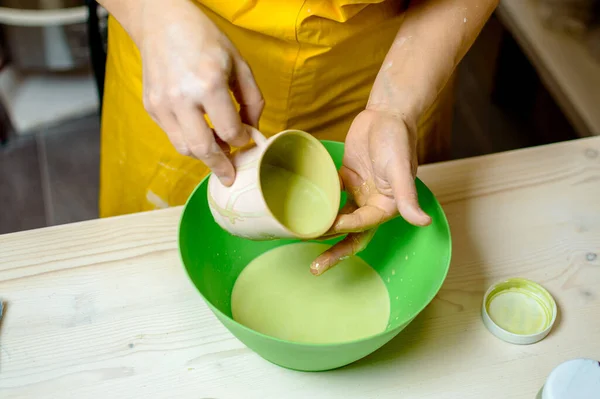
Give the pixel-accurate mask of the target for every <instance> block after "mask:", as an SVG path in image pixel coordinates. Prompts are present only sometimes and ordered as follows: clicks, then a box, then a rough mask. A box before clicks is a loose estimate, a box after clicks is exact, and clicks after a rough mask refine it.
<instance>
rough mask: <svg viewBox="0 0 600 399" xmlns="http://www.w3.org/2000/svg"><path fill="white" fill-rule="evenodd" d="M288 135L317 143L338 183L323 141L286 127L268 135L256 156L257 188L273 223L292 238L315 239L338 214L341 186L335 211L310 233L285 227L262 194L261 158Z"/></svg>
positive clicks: (324, 231) (333, 164) (329, 225)
mask: <svg viewBox="0 0 600 399" xmlns="http://www.w3.org/2000/svg"><path fill="white" fill-rule="evenodd" d="M288 135H296V136H301V137H304V138H305V139H307V140H309V141H311V142H313V143H314V144H316V145H317V147H318V150H319V151H320V152H321V153H322V154H323V155H324V156H326V158H327V159H328V160H329V163H330V166H331V168H330V171H328V172H327V173H330V172H331V171H334V172H335V177H336V181H337V182H338V184H339V173H338V170H337V168H336V166H335V162H334V161H333V159H332V158H331V156H330V155H329V152H327V149H326V148H325V146H323V143H321V141H320V140H319V139H317V138H316V137H315V136H313V135H312V134H310V133H307V132H305V131H303V130H298V129H287V130H283V131H281V132H279V133H277V134H274V135H273V136H271V137H269V139H268V141H267V143H266V146H265V147H264V149H263V151H261V154H260V156H259V158H258V167H257V168H256V181H257V184H258V189H259V190H260V193H261V196H262V198H263V201H264V203H265V209H266V211H267V212H268V215H269V216H270V217H271V218H272V219H273V220H274V221H275V223H277V225H279V227H280V228H282V229H283V230H284V231H286V232H287V233H288V234H290V235H291V236H293V237H294V238H298V239H301V240H307V239H315V238H319V237H321V236H322V235H323V234H325V233H326V232H327V231H329V229H330V228H331V226H332V225H333V223H334V222H335V219H336V218H337V215H338V208H339V204H340V201H341V197H342V193H341V191H342V187H341V186H339V189H338V190H336V191H335V194H334V195H335V198H334V201H335V203H336V204H337V206H336V208H335V211H334V212H333V213H332V215H331V216H330V218H329V220H328V221H327V224H325V223H323V226H326V228H323V229H320V230H316V231H314V232H312V233H310V234H301V233H297V232H295V231H293V230H291V229H290V228H289V227H287V226H286V225H284V224H283V223H281V221H280V220H279V219H278V218H277V217H276V216H275V215H274V214H273V212H272V211H271V208H270V207H269V204H268V203H267V200H266V198H265V196H264V191H263V188H262V182H261V179H260V172H261V169H262V166H263V159H264V157H265V155H266V153H267V151H268V150H269V148H270V147H271V146H272V145H273V144H274V143H275V141H276V140H278V139H279V138H280V137H283V136H288Z"/></svg>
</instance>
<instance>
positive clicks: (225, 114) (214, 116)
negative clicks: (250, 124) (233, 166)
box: [203, 85, 250, 147]
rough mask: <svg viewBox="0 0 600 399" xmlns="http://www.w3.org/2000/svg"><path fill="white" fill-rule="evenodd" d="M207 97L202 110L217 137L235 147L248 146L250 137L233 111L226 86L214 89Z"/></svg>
mask: <svg viewBox="0 0 600 399" xmlns="http://www.w3.org/2000/svg"><path fill="white" fill-rule="evenodd" d="M207 97H208V100H207V101H205V103H204V104H203V106H204V110H205V111H206V113H207V114H208V117H209V118H210V121H211V122H212V124H213V126H214V127H215V132H216V133H217V136H219V137H220V138H221V139H222V140H223V141H225V142H226V143H228V144H231V145H232V146H235V147H243V146H245V145H246V144H248V143H249V142H250V135H249V134H248V132H247V131H246V128H245V127H244V125H242V120H241V119H240V115H239V114H238V112H237V110H236V109H235V105H234V104H233V100H232V98H231V95H230V94H229V91H228V90H227V86H225V85H223V86H222V87H219V88H217V89H215V91H214V92H213V93H210V94H209V95H208V96H207Z"/></svg>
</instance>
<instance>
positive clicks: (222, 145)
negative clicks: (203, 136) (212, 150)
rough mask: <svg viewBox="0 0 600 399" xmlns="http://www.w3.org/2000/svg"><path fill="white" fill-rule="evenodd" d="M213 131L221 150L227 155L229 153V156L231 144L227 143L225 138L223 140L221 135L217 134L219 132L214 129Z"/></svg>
mask: <svg viewBox="0 0 600 399" xmlns="http://www.w3.org/2000/svg"><path fill="white" fill-rule="evenodd" d="M212 132H213V137H214V138H215V141H216V142H217V144H218V145H219V148H221V151H223V152H224V153H225V155H227V156H228V157H229V155H231V146H230V145H229V144H227V143H226V142H224V141H223V140H221V138H220V137H219V136H217V133H215V131H214V130H213V131H212Z"/></svg>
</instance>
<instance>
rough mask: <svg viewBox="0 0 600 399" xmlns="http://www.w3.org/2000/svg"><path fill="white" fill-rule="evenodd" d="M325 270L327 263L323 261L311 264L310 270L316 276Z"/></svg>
mask: <svg viewBox="0 0 600 399" xmlns="http://www.w3.org/2000/svg"><path fill="white" fill-rule="evenodd" d="M323 270H325V264H323V263H319V262H315V263H313V264H312V265H311V266H310V272H311V273H312V274H313V275H314V276H318V275H320V274H321V273H323Z"/></svg>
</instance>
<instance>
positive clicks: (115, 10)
mask: <svg viewBox="0 0 600 399" xmlns="http://www.w3.org/2000/svg"><path fill="white" fill-rule="evenodd" d="M97 1H98V3H99V4H100V5H101V6H102V7H104V8H106V10H107V11H108V12H109V13H110V14H111V15H112V16H113V17H114V18H115V19H116V20H117V21H119V23H120V24H121V26H123V28H124V29H125V30H126V31H127V33H128V34H129V36H131V38H132V39H133V40H134V41H135V42H136V44H139V40H140V38H141V26H140V22H139V21H140V20H141V15H142V12H143V7H144V3H145V2H146V1H148V0H97ZM149 1H152V0H149Z"/></svg>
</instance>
